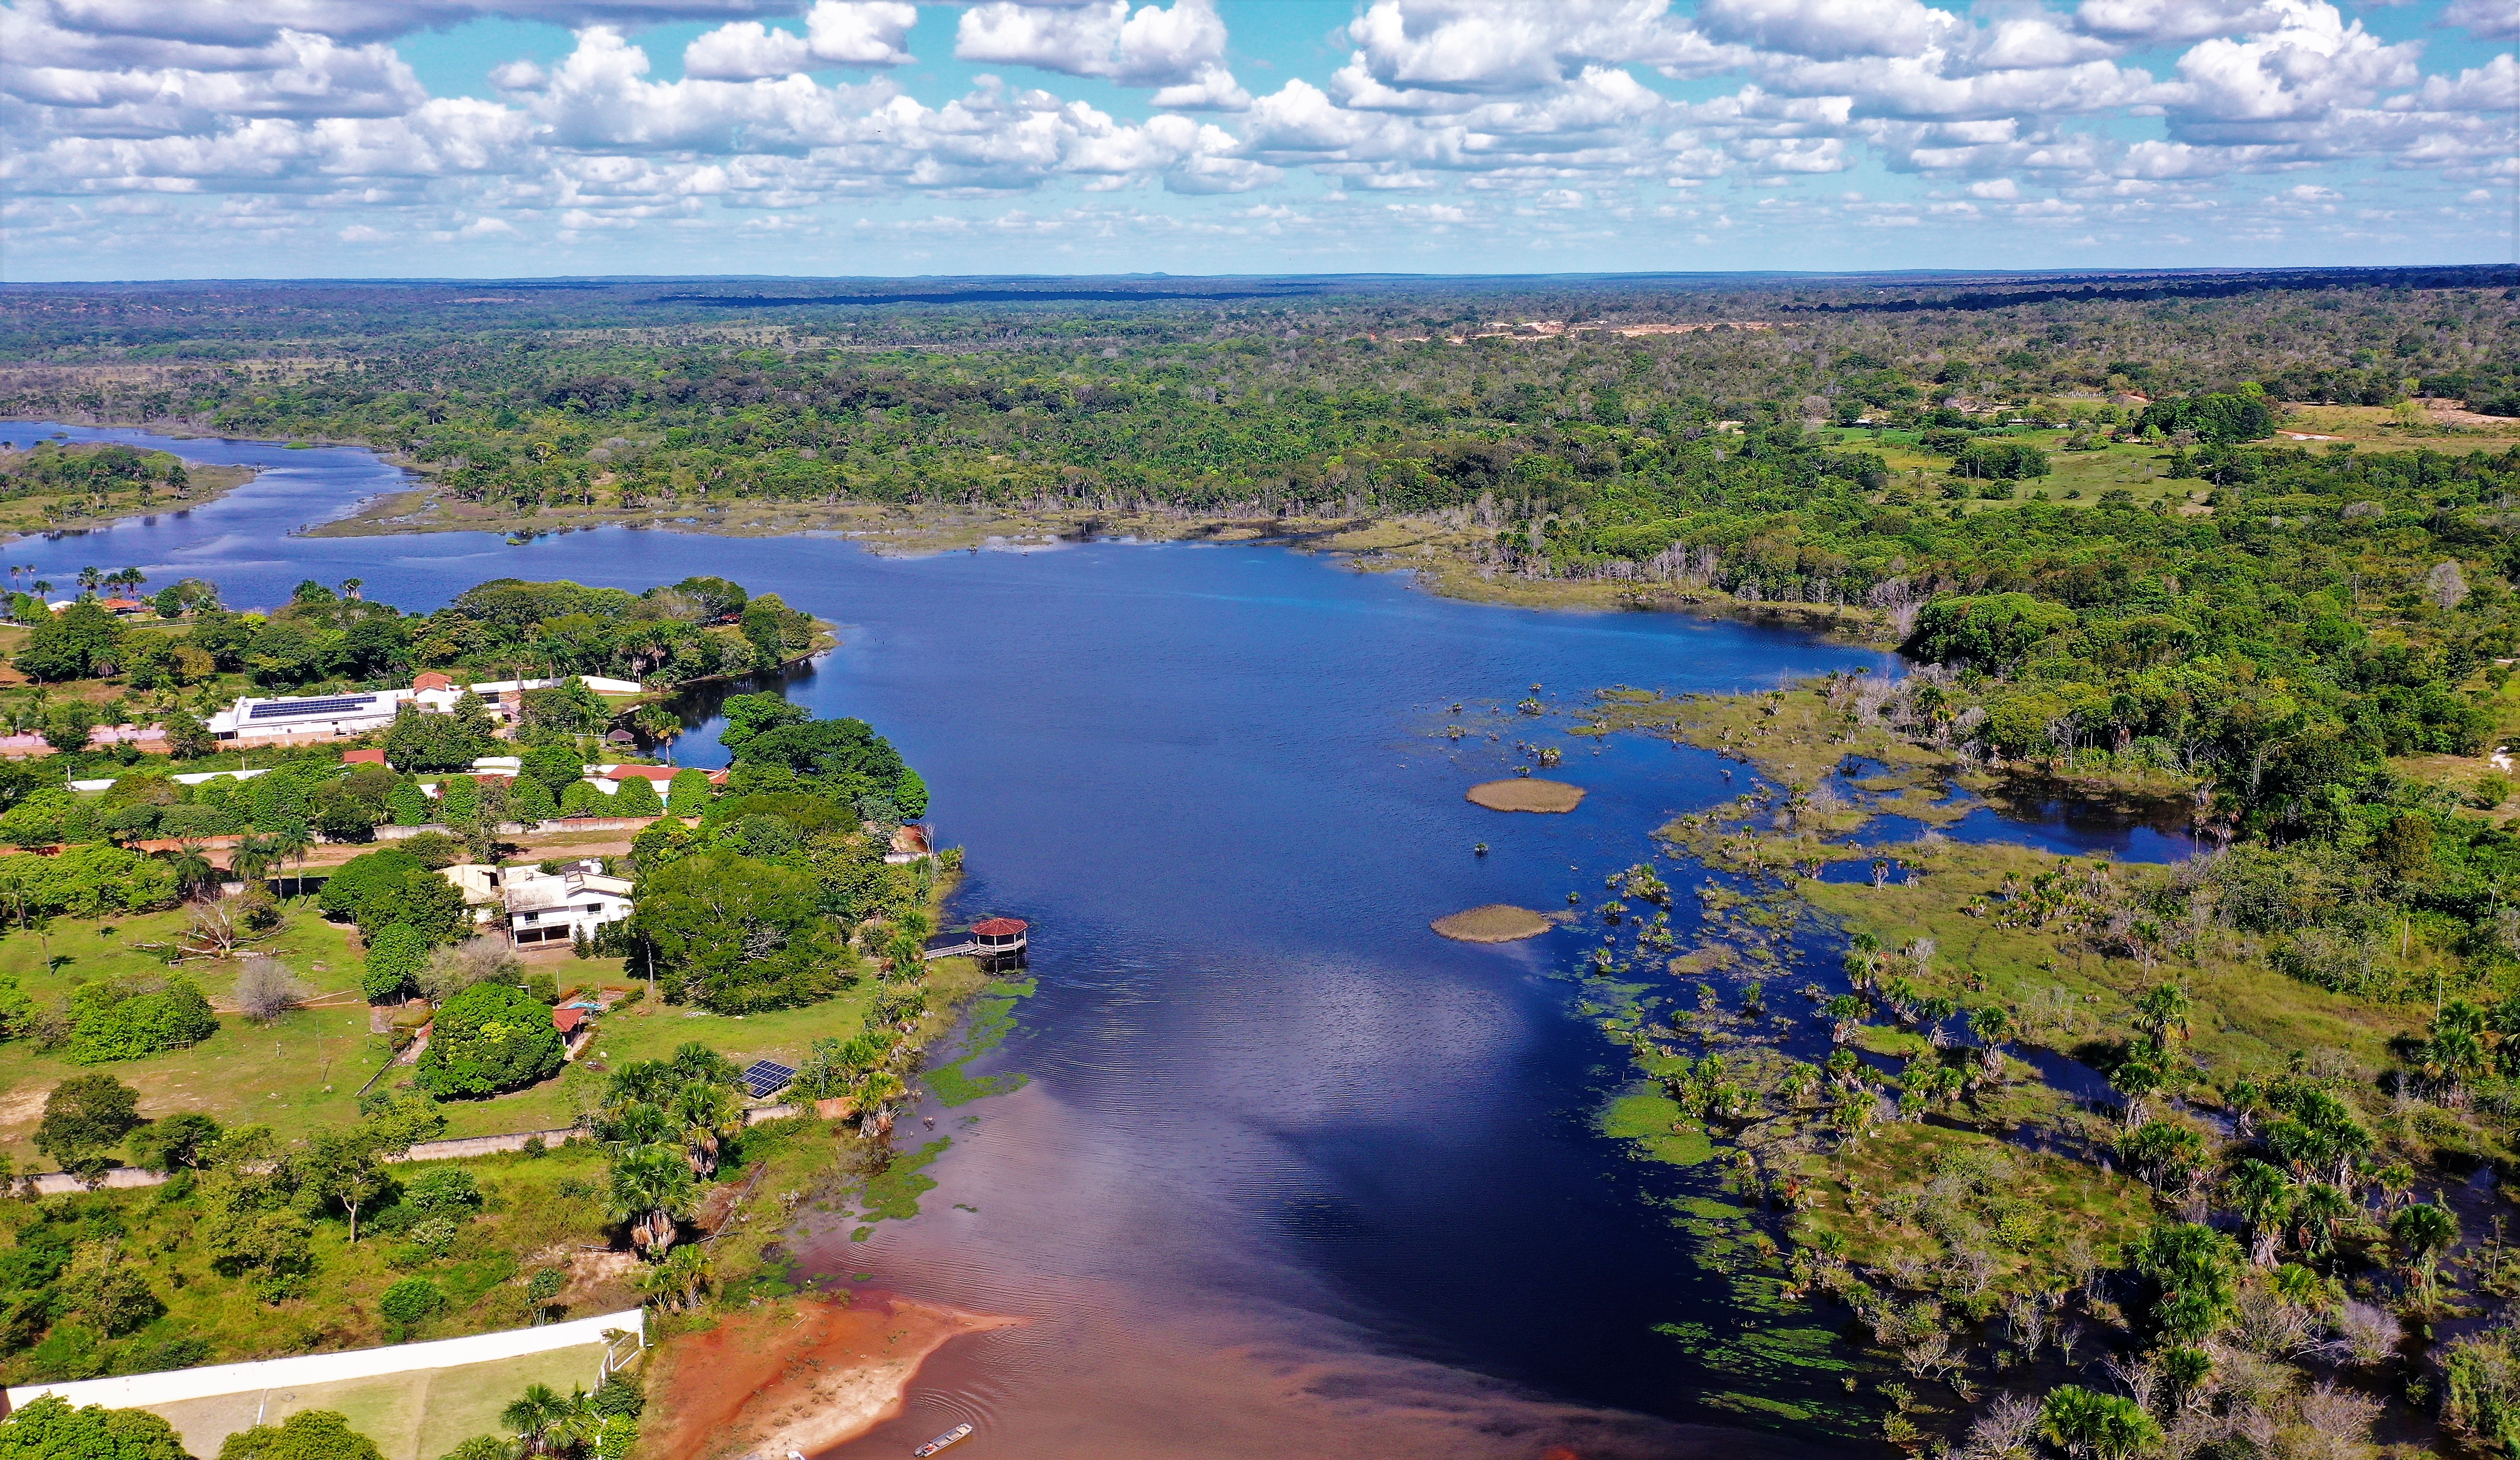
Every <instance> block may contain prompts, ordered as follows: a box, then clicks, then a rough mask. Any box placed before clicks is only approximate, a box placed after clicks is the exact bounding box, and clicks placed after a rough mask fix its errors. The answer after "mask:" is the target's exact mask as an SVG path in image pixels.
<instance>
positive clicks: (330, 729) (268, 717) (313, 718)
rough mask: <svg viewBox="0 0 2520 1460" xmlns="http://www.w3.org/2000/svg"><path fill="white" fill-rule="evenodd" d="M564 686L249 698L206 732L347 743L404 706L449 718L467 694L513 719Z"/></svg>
mask: <svg viewBox="0 0 2520 1460" xmlns="http://www.w3.org/2000/svg"><path fill="white" fill-rule="evenodd" d="M573 677H574V678H576V679H579V680H581V681H583V682H584V683H585V685H586V687H587V688H588V689H591V690H593V691H595V692H596V693H597V694H599V695H635V694H638V693H640V691H641V689H642V686H641V685H640V684H639V682H638V681H637V680H634V679H607V678H605V677H604V676H603V675H600V674H580V675H575V676H573ZM567 682H568V680H566V679H492V680H485V681H484V682H482V683H480V684H469V685H466V684H457V683H455V682H454V681H453V680H451V679H449V678H447V677H446V676H445V675H443V674H435V673H431V674H423V675H421V676H420V677H419V678H418V679H416V680H414V681H412V687H411V688H409V689H391V690H361V691H355V692H351V693H345V694H339V695H308V696H299V697H294V698H277V699H261V698H257V697H255V696H251V695H248V696H242V697H240V698H239V699H238V700H237V702H236V703H235V704H234V705H231V706H229V707H227V708H225V709H222V710H220V711H219V712H218V713H216V714H214V715H212V716H210V734H211V735H212V736H214V737H216V738H218V739H219V740H222V741H227V742H229V743H231V744H237V745H307V744H312V743H314V742H317V741H326V740H349V739H353V738H355V737H357V736H361V735H368V734H372V733H374V732H376V731H379V730H382V729H385V728H387V727H388V726H390V725H392V724H393V721H394V716H395V715H396V714H397V713H399V712H400V711H401V709H402V707H403V706H405V705H416V706H418V707H420V708H421V709H422V710H423V711H424V712H427V713H433V714H450V713H452V712H453V711H454V709H455V707H456V705H457V704H458V703H459V702H460V701H462V700H463V698H464V697H465V696H466V695H467V694H472V695H476V696H479V697H480V699H481V702H482V704H483V706H484V707H487V708H488V709H489V711H490V713H492V714H493V715H496V716H499V717H501V718H506V719H513V718H515V716H516V712H517V702H518V699H519V697H521V696H522V695H523V693H524V692H525V691H526V690H549V689H558V688H560V687H561V686H562V685H563V684H566V683H567Z"/></svg>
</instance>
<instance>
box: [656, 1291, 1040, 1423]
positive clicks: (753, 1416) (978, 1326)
mask: <svg viewBox="0 0 2520 1460" xmlns="http://www.w3.org/2000/svg"><path fill="white" fill-rule="evenodd" d="M1025 1321H1026V1320H1024V1319H1021V1318H1001V1317H995V1316H992V1315H989V1314H986V1313H967V1312H964V1311H962V1310H960V1309H957V1308H949V1307H945V1306H943V1305H941V1304H937V1303H927V1302H920V1301H917V1300H912V1299H907V1298H895V1297H891V1296H888V1295H884V1294H879V1293H872V1292H862V1293H859V1294H857V1295H856V1296H855V1299H854V1300H853V1301H849V1302H827V1301H821V1300H799V1301H797V1302H795V1303H794V1304H792V1305H783V1306H781V1307H778V1308H774V1309H769V1310H764V1311H755V1312H745V1313H741V1314H734V1315H730V1316H727V1317H724V1318H721V1319H720V1320H719V1321H718V1324H717V1326H716V1327H715V1328H712V1329H710V1330H709V1331H708V1332H706V1333H696V1334H682V1335H678V1336H676V1337H675V1338H674V1340H673V1341H672V1342H671V1343H669V1344H667V1345H666V1346H664V1348H663V1350H662V1353H661V1355H660V1356H659V1358H658V1360H657V1362H656V1367H655V1369H654V1371H653V1373H652V1374H651V1375H650V1378H649V1395H650V1403H649V1409H648V1415H647V1418H646V1420H645V1421H644V1426H645V1428H646V1430H647V1442H646V1443H645V1444H644V1445H643V1446H642V1447H641V1453H643V1454H645V1455H648V1456H651V1457H654V1460H744V1457H758V1460H786V1457H787V1454H788V1452H789V1451H791V1450H792V1451H796V1452H799V1453H802V1454H806V1455H813V1454H818V1453H820V1452H822V1451H824V1450H827V1449H830V1448H831V1447H832V1446H833V1445H836V1444H840V1443H842V1442H843V1441H846V1440H849V1439H852V1438H855V1437H858V1436H860V1435H863V1434H865V1433H866V1432H867V1431H869V1430H871V1429H873V1428H875V1427H876V1426H877V1425H878V1424H881V1423H882V1422H884V1421H885V1420H888V1419H891V1418H892V1417H894V1416H895V1415H897V1414H899V1413H900V1412H901V1401H902V1394H903V1392H905V1391H906V1390H908V1388H909V1387H910V1381H911V1379H912V1378H913V1377H914V1376H916V1375H917V1374H918V1372H919V1366H920V1365H921V1364H922V1362H924V1361H925V1360H926V1358H927V1356H928V1355H929V1354H931V1353H934V1352H935V1351H936V1350H937V1349H939V1348H941V1347H943V1346H945V1345H946V1344H948V1343H950V1342H952V1341H953V1340H955V1339H957V1338H960V1337H962V1336H963V1335H965V1334H970V1333H985V1332H987V1331H988V1330H990V1329H996V1328H1008V1327H1012V1326H1013V1325H1016V1324H1019V1323H1022V1322H1025Z"/></svg>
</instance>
